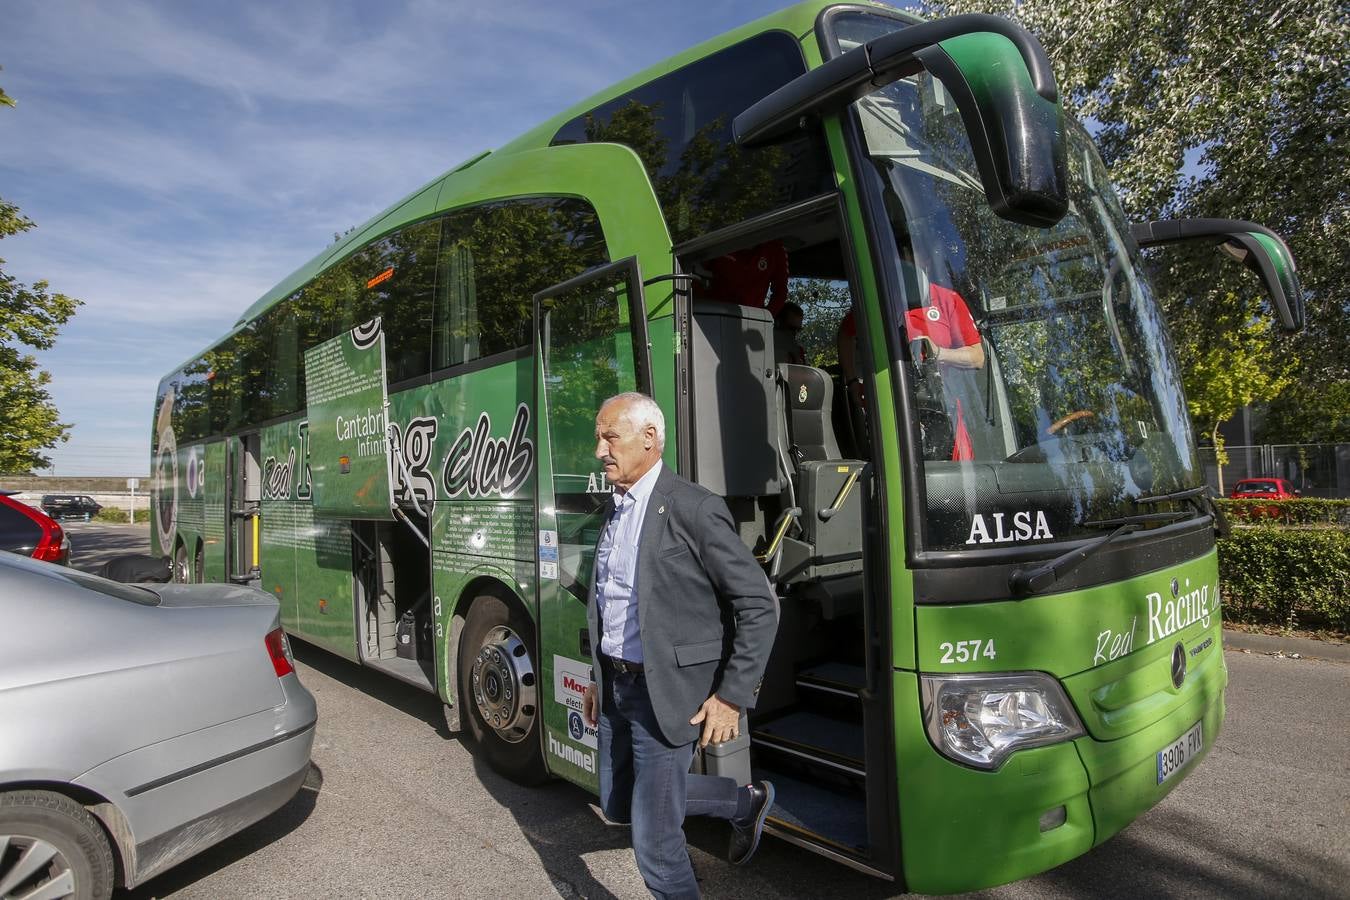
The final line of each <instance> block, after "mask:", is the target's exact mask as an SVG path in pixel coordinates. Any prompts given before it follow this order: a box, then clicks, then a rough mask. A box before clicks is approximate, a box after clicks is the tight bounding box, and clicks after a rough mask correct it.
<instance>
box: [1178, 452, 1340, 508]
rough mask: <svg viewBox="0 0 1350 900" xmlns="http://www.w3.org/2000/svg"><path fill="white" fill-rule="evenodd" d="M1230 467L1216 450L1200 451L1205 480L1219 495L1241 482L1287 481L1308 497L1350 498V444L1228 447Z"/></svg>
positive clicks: (1226, 492)
mask: <svg viewBox="0 0 1350 900" xmlns="http://www.w3.org/2000/svg"><path fill="white" fill-rule="evenodd" d="M1225 449H1226V450H1227V452H1228V464H1227V465H1225V466H1224V467H1223V483H1222V485H1220V483H1219V467H1218V466H1217V465H1216V464H1215V462H1214V448H1213V447H1201V448H1200V463H1201V465H1203V466H1204V469H1205V479H1206V480H1207V481H1208V482H1209V486H1210V487H1212V488H1213V489H1214V491H1215V492H1216V493H1222V494H1228V493H1229V492H1230V491H1232V490H1233V485H1234V484H1236V483H1237V481H1238V479H1240V478H1257V477H1261V476H1265V477H1268V478H1270V477H1274V478H1284V479H1287V480H1288V481H1289V482H1290V483H1291V484H1293V485H1294V487H1295V488H1297V489H1298V490H1299V491H1301V492H1302V493H1303V496H1305V497H1331V498H1340V497H1350V444H1254V445H1252V446H1248V447H1232V446H1230V447H1226V448H1225Z"/></svg>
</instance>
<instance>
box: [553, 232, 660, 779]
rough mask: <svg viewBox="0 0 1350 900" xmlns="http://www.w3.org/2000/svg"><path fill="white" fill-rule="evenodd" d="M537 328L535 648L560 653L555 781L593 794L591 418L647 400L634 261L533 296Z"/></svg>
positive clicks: (600, 505) (601, 501)
mask: <svg viewBox="0 0 1350 900" xmlns="http://www.w3.org/2000/svg"><path fill="white" fill-rule="evenodd" d="M534 321H535V372H534V374H535V389H534V408H535V410H537V414H538V418H539V425H538V430H537V433H536V437H537V440H538V447H539V463H538V465H539V497H538V503H537V505H536V509H537V510H538V512H537V515H538V520H537V522H538V544H537V549H536V564H537V569H536V571H537V574H538V586H539V587H538V591H539V594H538V596H539V607H538V608H539V634H540V642H539V645H540V646H541V647H552V648H554V651H553V652H552V653H549V654H544V655H543V659H542V660H541V661H540V662H541V663H542V668H543V671H544V685H545V686H546V687H544V688H543V689H542V690H541V691H540V697H541V699H542V700H543V702H542V704H541V705H542V706H543V708H544V710H545V712H544V718H543V721H544V731H545V734H544V744H545V748H546V754H545V758H546V760H547V762H548V768H549V770H550V771H552V772H554V773H555V774H557V775H560V776H562V777H563V778H566V779H568V780H569V781H573V782H575V783H577V784H580V785H582V786H584V787H588V788H590V789H591V790H597V789H598V786H599V781H598V778H599V775H598V773H599V765H598V759H597V754H596V734H595V731H594V730H593V729H591V728H589V727H588V726H587V725H586V723H585V722H584V721H583V720H582V716H581V697H582V691H584V689H585V686H586V683H587V682H588V681H589V678H590V676H589V672H590V668H591V648H590V647H589V646H588V641H587V634H586V603H587V597H588V592H589V590H590V584H591V568H592V564H593V557H594V554H595V544H596V540H597V539H598V538H599V534H600V528H601V527H602V525H603V517H604V513H605V511H606V510H607V509H608V508H609V498H610V493H609V485H608V483H607V482H606V480H605V474H604V470H603V469H602V468H601V466H600V465H599V463H598V462H597V461H596V459H595V414H596V411H597V410H598V409H599V408H600V404H601V403H602V402H604V400H605V399H607V398H609V397H612V396H614V395H615V394H619V393H622V392H624V391H643V392H645V393H647V394H649V395H650V393H651V361H650V355H649V348H648V343H647V319H646V311H645V307H644V305H643V299H642V278H641V275H640V273H639V270H638V264H637V259H636V258H635V257H629V258H628V259H624V260H620V261H618V262H615V263H611V264H610V265H607V266H605V267H603V268H601V269H596V270H594V271H592V272H590V273H588V274H586V275H583V276H580V277H578V278H574V279H572V280H571V281H567V282H563V283H562V284H559V285H557V286H555V287H552V288H549V289H548V290H545V291H542V292H540V293H539V294H536V295H535V298H534ZM550 701H555V702H550Z"/></svg>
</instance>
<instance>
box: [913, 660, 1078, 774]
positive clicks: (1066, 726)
mask: <svg viewBox="0 0 1350 900" xmlns="http://www.w3.org/2000/svg"><path fill="white" fill-rule="evenodd" d="M921 681H922V686H923V714H924V720H925V721H926V722H927V724H928V736H929V738H930V739H932V741H933V746H935V747H937V748H938V750H940V751H941V752H942V753H943V754H944V755H946V756H949V757H951V758H952V759H954V760H956V761H957V762H960V763H964V764H966V765H968V766H974V767H975V768H978V769H997V768H998V767H999V766H1001V765H1002V764H1003V761H1004V760H1005V759H1007V758H1008V755H1009V754H1011V753H1012V752H1013V751H1015V750H1025V749H1027V748H1029V747H1041V746H1044V745H1046V744H1055V743H1058V742H1060V741H1068V740H1072V739H1073V738H1076V737H1079V736H1081V735H1082V734H1083V733H1084V732H1083V725H1082V723H1081V722H1079V721H1078V715H1077V714H1076V713H1075V712H1074V710H1073V706H1072V705H1071V704H1070V703H1069V698H1068V697H1067V696H1065V694H1064V688H1063V687H1061V686H1060V684H1059V682H1058V681H1056V680H1055V679H1054V678H1051V677H1050V676H1049V675H1046V674H1044V673H1042V672H1018V673H1015V674H1013V673H1005V674H995V675H924V676H922V679H921Z"/></svg>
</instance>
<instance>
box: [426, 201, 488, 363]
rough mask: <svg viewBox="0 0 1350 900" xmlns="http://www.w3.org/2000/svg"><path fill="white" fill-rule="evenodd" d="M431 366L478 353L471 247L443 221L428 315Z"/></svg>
mask: <svg viewBox="0 0 1350 900" xmlns="http://www.w3.org/2000/svg"><path fill="white" fill-rule="evenodd" d="M432 319H433V326H432V360H431V366H432V368H433V369H443V368H445V367H446V366H454V365H458V364H459V363H462V362H467V361H468V360H471V359H477V358H478V357H479V355H480V354H479V352H478V335H479V325H478V293H477V291H476V289H475V285H474V262H473V249H472V248H471V247H470V246H469V244H468V241H467V240H465V239H464V236H463V235H462V234H458V233H456V232H455V230H454V229H453V228H452V227H449V226H448V225H447V227H446V229H445V232H444V235H443V238H442V241H441V251H440V260H439V262H438V264H437V270H436V303H435V310H434V313H433V315H432Z"/></svg>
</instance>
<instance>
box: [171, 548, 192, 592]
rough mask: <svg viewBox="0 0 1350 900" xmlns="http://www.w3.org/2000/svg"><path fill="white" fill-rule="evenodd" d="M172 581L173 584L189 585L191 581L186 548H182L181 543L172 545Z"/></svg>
mask: <svg viewBox="0 0 1350 900" xmlns="http://www.w3.org/2000/svg"><path fill="white" fill-rule="evenodd" d="M173 581H174V584H189V583H191V581H192V573H191V572H189V571H188V556H187V547H184V546H183V542H182V541H178V542H177V543H176V544H174V548H173Z"/></svg>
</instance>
